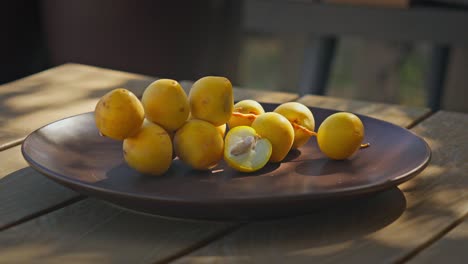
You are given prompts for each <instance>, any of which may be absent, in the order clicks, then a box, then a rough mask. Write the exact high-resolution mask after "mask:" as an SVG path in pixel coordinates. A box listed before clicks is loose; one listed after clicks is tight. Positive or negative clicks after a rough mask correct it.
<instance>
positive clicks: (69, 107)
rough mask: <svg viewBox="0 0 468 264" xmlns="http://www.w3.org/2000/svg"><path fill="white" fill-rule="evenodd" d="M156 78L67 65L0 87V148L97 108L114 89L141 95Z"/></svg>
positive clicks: (78, 65)
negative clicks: (122, 88)
mask: <svg viewBox="0 0 468 264" xmlns="http://www.w3.org/2000/svg"><path fill="white" fill-rule="evenodd" d="M153 80H154V78H150V77H146V76H143V75H137V74H131V73H125V72H119V71H113V70H108V69H102V68H97V67H91V66H85V65H80V64H65V65H63V66H59V67H56V68H52V69H50V70H47V71H44V72H41V73H38V74H35V75H32V76H30V77H26V78H24V79H21V80H18V81H14V82H11V83H8V84H4V85H1V86H0V149H2V145H4V144H8V143H9V142H11V141H14V140H17V139H20V138H23V137H25V136H26V135H28V134H29V133H30V132H32V131H33V130H35V129H37V128H39V127H41V126H43V125H46V124H47V123H50V122H52V121H55V120H58V119H61V118H64V117H67V116H71V115H76V114H80V113H84V112H89V111H93V110H94V106H95V105H96V102H97V100H98V99H99V98H100V97H101V96H102V95H104V94H105V93H106V92H108V91H110V90H111V89H114V88H119V87H124V88H127V89H129V90H131V91H133V92H134V93H135V94H137V95H141V94H142V92H143V90H144V89H145V88H146V86H148V84H149V83H151V82H152V81H153Z"/></svg>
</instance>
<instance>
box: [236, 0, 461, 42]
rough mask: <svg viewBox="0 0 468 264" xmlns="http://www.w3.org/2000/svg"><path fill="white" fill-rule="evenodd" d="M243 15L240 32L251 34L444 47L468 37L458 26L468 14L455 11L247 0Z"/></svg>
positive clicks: (459, 10)
mask: <svg viewBox="0 0 468 264" xmlns="http://www.w3.org/2000/svg"><path fill="white" fill-rule="evenodd" d="M243 15H244V28H245V29H246V30H248V31H251V32H252V31H257V32H271V33H283V32H290V33H306V34H316V35H327V36H328V35H339V36H346V35H347V36H353V35H354V36H356V35H357V36H360V35H361V36H366V37H369V38H381V39H385V40H397V41H433V42H437V43H447V44H448V43H467V42H468V35H467V34H464V31H463V28H462V27H460V25H467V24H468V12H467V11H466V10H463V9H455V8H440V7H439V8H434V7H419V6H417V7H411V8H409V9H399V8H382V7H368V6H345V5H331V4H323V3H314V2H313V1H303V0H300V1H297V0H296V1H282V0H268V1H265V0H262V1H258V0H257V1H246V2H245V5H244V12H243ZM272 18H274V19H272Z"/></svg>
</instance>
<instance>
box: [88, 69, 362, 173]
mask: <svg viewBox="0 0 468 264" xmlns="http://www.w3.org/2000/svg"><path fill="white" fill-rule="evenodd" d="M95 120H96V126H97V128H98V129H99V132H100V133H101V135H103V136H106V137H109V138H112V139H115V140H123V154H124V158H125V161H126V162H127V164H128V165H129V166H130V167H132V168H134V169H135V170H137V171H139V172H141V173H144V174H150V175H162V174H164V173H165V172H166V171H167V170H168V169H169V167H170V166H171V163H172V160H173V159H174V158H175V157H178V158H179V159H180V160H182V161H183V162H184V163H186V164H187V165H189V166H191V167H192V168H193V169H196V170H209V169H212V168H213V167H215V166H216V165H217V164H218V163H219V162H220V161H221V160H222V159H224V160H225V161H226V163H227V164H228V165H229V166H231V167H232V168H234V169H236V170H238V171H242V172H253V171H256V170H259V169H261V168H263V167H264V166H265V165H266V164H267V163H268V162H281V161H282V160H283V159H284V158H285V157H286V155H287V154H288V152H289V151H290V150H291V149H294V148H299V147H300V146H302V145H304V144H305V143H306V142H307V141H308V140H309V139H310V138H311V137H312V136H317V142H318V146H319V148H320V150H321V151H322V152H323V153H324V154H325V155H326V156H328V157H329V158H331V159H346V158H348V157H349V156H351V155H352V154H353V153H354V152H356V150H357V149H358V148H360V147H361V146H362V145H361V142H362V139H363V137H364V126H363V124H362V122H361V120H360V119H359V118H358V117H357V116H355V115H353V114H351V113H345V112H341V113H336V114H333V115H331V116H329V117H328V118H327V119H326V120H324V122H323V123H322V124H321V126H320V128H319V129H318V132H317V133H315V132H314V128H315V120H314V116H313V114H312V112H311V111H310V110H309V108H308V107H306V106H304V105H302V104H300V103H297V102H288V103H284V104H281V105H280V106H278V107H277V108H276V109H275V110H274V111H273V112H267V113H265V111H264V109H263V107H262V105H261V104H260V103H258V102H256V101H254V100H243V101H240V102H238V103H236V104H234V99H233V91H232V85H231V82H230V81H229V80H228V79H227V78H224V77H217V76H207V77H203V78H201V79H199V80H198V81H196V82H195V83H194V84H193V85H192V87H191V89H190V92H189V95H188V96H187V94H186V93H185V91H184V90H183V89H182V87H181V86H180V84H179V83H178V82H177V81H174V80H170V79H160V80H157V81H155V82H153V83H152V84H150V85H149V86H148V87H147V88H146V89H145V91H144V93H143V96H142V98H141V101H140V100H139V99H138V98H137V97H136V96H135V95H134V94H133V93H132V92H130V91H128V90H126V89H123V88H119V89H115V90H112V91H110V92H109V93H107V94H106V95H104V96H103V97H102V98H101V99H100V100H99V102H98V103H97V105H96V108H95ZM227 126H228V127H229V131H228V133H227V134H226V127H227Z"/></svg>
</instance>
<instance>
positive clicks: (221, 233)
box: [154, 222, 248, 264]
mask: <svg viewBox="0 0 468 264" xmlns="http://www.w3.org/2000/svg"><path fill="white" fill-rule="evenodd" d="M247 224H248V223H247V222H239V223H236V224H234V225H233V226H231V227H228V228H226V229H223V230H220V231H219V232H217V233H215V234H213V235H211V236H209V237H207V238H205V239H203V240H202V241H200V242H198V243H195V244H194V245H192V246H190V247H187V248H185V249H183V250H181V251H180V252H177V253H175V254H174V255H172V256H169V257H167V258H165V259H162V260H160V261H157V262H155V263H154V264H162V263H169V262H172V261H174V260H176V259H179V258H181V257H183V256H186V255H188V254H190V253H192V252H193V251H196V250H198V249H200V248H202V247H204V246H206V245H208V244H210V243H212V242H214V241H216V240H219V239H221V238H223V237H225V236H227V235H229V234H231V233H234V232H235V231H236V230H238V229H240V228H241V227H243V226H245V225H247Z"/></svg>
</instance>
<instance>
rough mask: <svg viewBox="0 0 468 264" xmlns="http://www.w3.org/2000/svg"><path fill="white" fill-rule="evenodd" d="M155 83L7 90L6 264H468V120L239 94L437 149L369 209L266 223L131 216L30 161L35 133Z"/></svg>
mask: <svg viewBox="0 0 468 264" xmlns="http://www.w3.org/2000/svg"><path fill="white" fill-rule="evenodd" d="M153 80H154V78H151V77H147V76H142V75H137V74H131V73H124V72H118V71H113V70H107V69H101V68H95V67H89V66H85V65H78V64H66V65H63V66H60V67H57V68H53V69H50V70H47V71H45V72H42V73H38V74H36V75H33V76H30V77H27V78H24V79H21V80H19V81H15V82H12V83H9V84H5V85H2V86H0V110H1V112H0V263H160V262H171V261H173V262H175V263H313V262H316V263H323V262H327V263H343V262H346V263H348V262H350V263H358V262H359V263H382V262H384V263H387V262H390V263H393V262H397V263H400V262H406V261H408V262H411V263H428V262H429V263H457V262H458V263H468V251H467V249H468V221H467V220H466V219H467V214H468V175H467V172H468V162H467V161H468V133H467V132H466V129H467V128H468V115H467V114H461V113H453V112H445V111H439V112H436V113H431V112H430V111H429V110H428V109H425V108H412V107H404V106H397V105H388V104H379V103H371V102H358V101H351V100H345V99H338V98H330V97H320V96H313V95H307V96H304V97H301V98H299V97H298V96H297V95H296V94H291V93H281V92H265V91H255V90H249V89H240V88H236V89H235V91H234V94H235V97H236V99H238V100H239V99H243V98H253V99H257V100H259V101H262V102H276V103H281V102H286V101H292V100H297V101H300V102H302V103H304V104H307V105H310V106H318V107H325V108H334V109H340V110H348V111H353V112H357V113H361V114H366V115H370V116H373V117H376V118H380V119H383V120H386V121H389V122H392V123H395V124H397V125H400V126H403V127H407V128H410V129H411V130H412V131H413V132H414V133H416V134H418V135H420V136H422V137H423V138H424V139H425V140H426V141H427V142H428V143H429V145H430V147H431V149H432V151H433V157H432V161H431V163H430V165H429V166H428V167H427V168H426V169H425V170H424V171H423V172H422V173H421V174H420V175H418V176H417V177H415V178H414V179H412V180H411V181H408V182H406V183H404V184H402V185H400V186H399V187H398V188H393V189H390V190H388V191H385V192H382V193H379V194H377V195H375V196H373V197H372V198H371V199H368V200H367V201H366V202H365V203H363V202H362V201H361V202H359V203H354V204H351V206H350V205H349V204H348V205H347V206H340V205H337V206H334V207H331V208H327V209H324V210H319V211H317V212H315V213H312V214H309V215H305V216H297V217H291V218H286V219H279V220H278V219H277V220H270V221H261V222H251V223H236V222H219V223H212V222H202V221H188V220H176V219H166V218H161V217H156V216H151V215H144V214H138V213H134V212H130V211H127V210H122V209H120V208H117V207H114V206H112V205H109V204H107V203H105V202H102V201H99V200H96V199H93V198H88V197H84V196H81V195H79V194H77V193H76V192H73V191H71V190H69V189H67V188H65V187H62V186H60V185H58V184H56V183H54V182H52V181H50V180H48V179H47V178H46V177H44V176H42V175H40V174H39V173H37V172H36V171H34V170H33V169H31V168H30V167H28V165H27V164H26V162H25V161H24V159H23V157H22V155H21V152H20V146H19V145H20V144H21V142H22V140H23V139H24V137H25V136H26V135H27V134H28V133H30V132H32V131H33V130H34V129H36V128H38V127H40V126H42V125H45V124H47V123H49V122H52V121H55V120H57V119H59V118H63V117H67V116H70V115H73V114H79V113H83V112H87V111H92V110H93V109H94V105H95V104H96V102H97V99H98V98H99V97H100V96H102V95H103V94H104V93H106V92H107V91H109V90H110V89H113V88H116V87H126V88H128V89H130V90H132V91H133V92H135V93H136V94H137V95H141V93H142V91H143V90H144V88H145V87H146V86H147V85H148V84H149V83H150V82H152V81H153ZM181 83H182V85H183V86H184V88H185V89H187V88H189V86H190V83H189V82H181ZM400 190H401V191H400Z"/></svg>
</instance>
